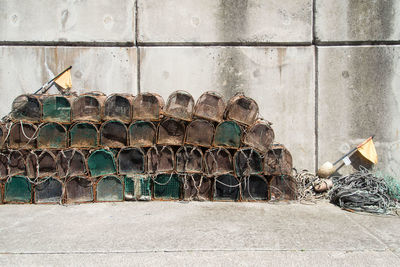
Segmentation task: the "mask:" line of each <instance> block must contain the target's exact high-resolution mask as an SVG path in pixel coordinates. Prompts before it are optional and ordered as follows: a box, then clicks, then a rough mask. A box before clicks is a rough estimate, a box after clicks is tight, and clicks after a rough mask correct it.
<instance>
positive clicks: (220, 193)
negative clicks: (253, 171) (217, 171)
mask: <svg viewBox="0 0 400 267" xmlns="http://www.w3.org/2000/svg"><path fill="white" fill-rule="evenodd" d="M213 199H214V200H217V201H239V200H240V181H239V180H238V179H237V178H236V177H235V176H233V175H231V174H223V175H220V176H217V177H215V181H214V198H213Z"/></svg>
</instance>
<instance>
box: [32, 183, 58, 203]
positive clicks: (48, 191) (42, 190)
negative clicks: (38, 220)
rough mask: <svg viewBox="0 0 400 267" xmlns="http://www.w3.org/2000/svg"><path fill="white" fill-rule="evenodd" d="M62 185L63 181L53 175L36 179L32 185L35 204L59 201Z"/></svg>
mask: <svg viewBox="0 0 400 267" xmlns="http://www.w3.org/2000/svg"><path fill="white" fill-rule="evenodd" d="M63 186H64V185H63V183H62V182H61V181H60V180H58V179H56V178H54V177H44V178H42V179H40V180H38V182H37V184H36V185H35V187H34V192H35V193H34V200H35V201H34V202H35V203H37V204H50V203H61V202H62V200H63V191H64V190H63Z"/></svg>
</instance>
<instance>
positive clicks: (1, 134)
mask: <svg viewBox="0 0 400 267" xmlns="http://www.w3.org/2000/svg"><path fill="white" fill-rule="evenodd" d="M7 135H8V129H7V127H6V125H5V124H2V123H0V149H2V148H4V147H5V143H6V141H7V140H6V138H7Z"/></svg>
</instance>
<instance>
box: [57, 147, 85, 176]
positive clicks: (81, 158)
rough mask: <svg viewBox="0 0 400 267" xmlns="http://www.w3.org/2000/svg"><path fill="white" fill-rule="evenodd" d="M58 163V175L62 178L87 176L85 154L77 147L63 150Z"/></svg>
mask: <svg viewBox="0 0 400 267" xmlns="http://www.w3.org/2000/svg"><path fill="white" fill-rule="evenodd" d="M56 163H57V172H58V176H59V177H61V178H65V177H70V176H85V175H87V173H88V168H87V165H86V160H85V155H84V154H83V153H82V151H80V150H77V149H67V150H61V151H60V152H59V153H58V155H57V161H56Z"/></svg>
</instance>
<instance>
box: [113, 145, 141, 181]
mask: <svg viewBox="0 0 400 267" xmlns="http://www.w3.org/2000/svg"><path fill="white" fill-rule="evenodd" d="M145 162H146V157H145V154H144V152H143V150H142V149H141V148H138V147H126V148H122V149H121V151H120V152H119V153H118V173H119V174H122V175H134V174H138V173H144V172H145Z"/></svg>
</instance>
